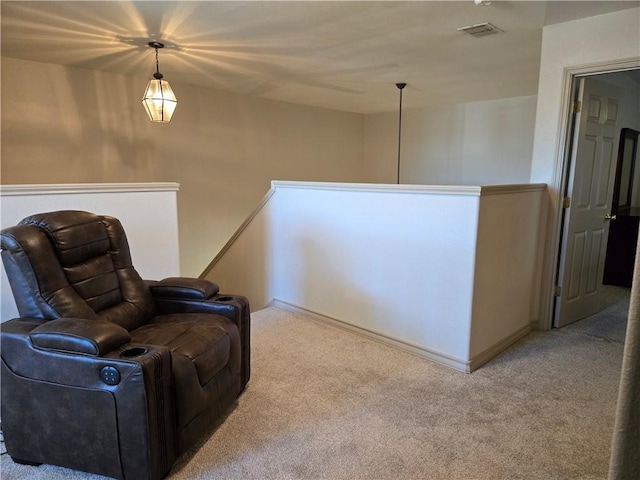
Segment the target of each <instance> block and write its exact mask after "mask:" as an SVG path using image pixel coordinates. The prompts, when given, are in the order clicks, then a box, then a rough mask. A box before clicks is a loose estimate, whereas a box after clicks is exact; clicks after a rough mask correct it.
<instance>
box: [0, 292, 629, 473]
mask: <svg viewBox="0 0 640 480" xmlns="http://www.w3.org/2000/svg"><path fill="white" fill-rule="evenodd" d="M616 292H618V291H616ZM616 295H617V293H616ZM616 295H614V296H616ZM617 296H619V297H620V298H615V299H613V300H612V301H611V302H610V305H609V306H608V307H607V308H606V309H605V310H604V311H603V312H602V313H601V314H599V315H598V316H597V317H593V318H590V319H586V320H584V321H582V322H579V323H577V324H574V325H571V326H569V327H565V328H563V329H559V330H552V331H550V332H534V333H532V334H530V335H529V336H527V337H526V338H525V339H523V340H522V341H520V342H518V343H517V344H516V345H515V346H513V347H511V348H510V349H509V350H508V351H507V352H505V353H503V354H502V355H500V356H499V357H497V358H495V359H494V360H492V361H491V362H489V363H488V364H487V365H485V366H484V367H482V368H481V369H479V370H477V371H476V372H474V373H473V374H471V375H465V374H462V373H458V372H455V371H453V370H450V369H448V368H446V367H442V366H440V365H436V364H434V363H432V362H429V361H427V360H424V359H421V358H419V357H416V356H413V355H410V354H407V353H405V352H402V351H400V350H397V349H394V348H391V347H388V346H385V345H382V344H379V343H376V342H374V341H371V340H368V339H366V338H364V337H361V336H359V335H356V334H353V333H350V332H346V331H344V330H341V329H338V328H335V327H333V326H329V325H325V324H323V323H319V322H316V321H314V320H309V319H307V318H306V317H302V316H299V315H294V314H291V313H289V312H285V311H283V310H279V309H275V308H268V309H265V310H261V311H259V312H256V313H255V314H253V315H252V322H253V323H252V328H253V332H252V362H253V364H252V368H253V370H252V378H251V381H250V383H249V387H248V389H247V390H246V392H245V393H244V394H243V395H242V397H241V398H240V399H239V400H238V402H237V404H236V406H235V408H234V409H233V410H232V411H231V412H230V413H229V415H228V416H227V418H226V419H225V421H224V422H222V423H221V424H220V425H219V426H218V428H217V429H216V430H215V431H214V433H213V434H212V435H211V437H210V438H209V439H208V440H207V441H205V442H204V444H203V445H202V447H201V448H200V449H199V450H197V451H195V452H192V453H190V454H188V455H185V456H183V457H182V458H181V459H180V460H179V461H178V462H177V463H176V465H175V466H174V468H173V470H172V472H171V474H170V478H171V479H173V480H178V479H180V480H182V479H381V480H382V479H430V480H438V479H443V480H444V479H447V480H456V479H459V480H463V479H464V480H473V479H476V480H489V479H509V480H512V479H527V480H534V479H541V480H542V479H544V480H550V479H576V480H577V479H580V480H589V479H604V478H606V474H607V466H608V461H609V453H610V444H611V436H612V431H613V421H614V413H615V401H616V396H617V392H618V379H619V374H620V367H621V358H622V350H623V343H622V342H623V339H624V325H625V320H626V310H625V308H627V309H628V301H626V307H625V298H624V292H622V296H620V295H617ZM1 466H2V470H1V476H2V479H7V480H9V479H35V480H39V479H43V480H44V479H85V480H97V479H100V478H103V477H98V476H95V475H88V474H82V473H79V472H74V471H71V470H68V469H64V468H59V467H53V466H48V465H43V466H40V467H27V466H21V465H16V464H14V463H13V462H12V461H11V459H10V458H9V457H8V455H2V462H1Z"/></svg>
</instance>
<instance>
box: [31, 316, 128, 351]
mask: <svg viewBox="0 0 640 480" xmlns="http://www.w3.org/2000/svg"><path fill="white" fill-rule="evenodd" d="M29 340H31V343H32V344H33V345H34V346H35V347H37V348H42V349H46V350H56V351H61V352H70V353H80V354H84V355H93V356H96V357H101V356H103V355H105V354H106V353H109V352H110V351H112V350H114V349H116V348H118V347H121V346H122V345H124V344H125V343H129V342H130V341H131V335H129V332H128V331H127V330H126V329H124V328H122V327H121V326H119V325H116V324H114V323H111V322H105V321H100V320H85V319H81V318H61V319H58V320H51V321H49V322H47V323H44V324H42V325H40V326H39V327H36V328H34V329H33V330H32V331H31V332H30V333H29Z"/></svg>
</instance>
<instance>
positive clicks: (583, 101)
mask: <svg viewBox="0 0 640 480" xmlns="http://www.w3.org/2000/svg"><path fill="white" fill-rule="evenodd" d="M622 96H623V92H622V90H621V89H619V88H617V87H614V86H612V85H609V84H606V83H602V82H598V81H597V80H594V79H593V78H590V77H589V78H582V79H580V84H579V94H578V98H579V101H580V105H581V106H580V109H579V112H577V113H576V117H575V124H574V125H575V127H574V128H575V131H574V135H573V147H572V151H571V167H570V170H569V182H568V186H567V197H568V200H567V204H565V206H566V208H565V211H564V224H563V236H562V238H563V241H562V246H561V253H560V265H559V269H558V286H559V287H560V288H559V292H556V294H557V298H556V304H555V307H556V311H555V317H554V326H555V327H561V326H563V325H567V324H569V323H572V322H575V321H577V320H580V319H582V318H585V317H588V316H589V315H592V314H594V313H596V312H598V311H599V309H600V294H601V291H602V289H601V286H602V276H603V271H604V261H605V256H606V250H607V237H608V234H609V217H610V214H611V202H612V198H613V184H614V179H615V167H616V153H617V145H618V136H619V133H620V125H619V122H620V121H619V110H620V109H619V106H620V103H621V100H622Z"/></svg>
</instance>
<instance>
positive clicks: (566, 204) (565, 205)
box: [562, 197, 571, 208]
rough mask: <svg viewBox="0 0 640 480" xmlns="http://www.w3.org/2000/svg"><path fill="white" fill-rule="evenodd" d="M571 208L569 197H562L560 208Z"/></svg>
mask: <svg viewBox="0 0 640 480" xmlns="http://www.w3.org/2000/svg"><path fill="white" fill-rule="evenodd" d="M570 206H571V197H564V198H563V199H562V208H569V207H570Z"/></svg>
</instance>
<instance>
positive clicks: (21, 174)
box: [0, 57, 363, 276]
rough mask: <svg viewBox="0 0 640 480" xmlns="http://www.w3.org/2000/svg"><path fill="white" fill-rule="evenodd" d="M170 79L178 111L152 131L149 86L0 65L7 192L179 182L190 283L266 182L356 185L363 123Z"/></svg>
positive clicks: (38, 66) (40, 66)
mask: <svg viewBox="0 0 640 480" xmlns="http://www.w3.org/2000/svg"><path fill="white" fill-rule="evenodd" d="M167 80H170V81H171V85H172V87H173V89H174V91H175V92H176V96H177V97H178V102H179V103H178V108H177V110H176V113H175V116H174V118H173V120H172V122H171V123H170V124H154V123H151V122H150V121H149V120H148V119H147V116H146V114H145V112H144V110H143V107H142V105H141V104H140V100H141V98H142V93H143V91H144V87H145V86H146V82H147V78H143V77H137V78H136V77H127V76H123V75H113V74H107V73H103V72H97V71H92V70H85V69H79V68H73V67H63V66H58V65H51V64H44V63H36V62H30V61H23V60H16V59H11V58H6V57H3V58H2V164H1V177H0V180H1V182H2V184H5V185H8V184H31V183H83V182H165V181H170V182H178V183H180V191H179V194H178V217H179V227H180V253H181V271H182V274H183V275H189V276H197V275H199V274H200V273H201V272H202V271H203V270H204V268H205V267H206V266H207V265H208V263H209V262H210V261H211V259H212V258H213V257H214V255H215V254H216V253H217V252H218V250H219V249H220V248H221V247H222V246H223V245H224V243H225V242H226V241H227V240H228V239H229V237H230V236H231V235H232V234H233V232H234V231H235V230H236V228H237V227H238V226H239V225H240V224H241V223H242V222H243V220H244V219H245V217H246V216H247V215H248V214H249V212H250V211H251V210H252V209H253V208H254V207H255V206H256V205H257V203H258V202H259V201H260V199H261V198H262V197H263V195H264V194H265V193H266V192H267V191H268V189H269V186H270V181H271V180H273V179H280V180H314V181H335V182H357V181H361V179H362V138H363V117H362V115H357V114H349V113H341V112H335V111H330V110H326V109H320V108H313V107H303V106H297V105H293V104H288V103H283V102H275V101H269V100H260V99H256V98H250V97H247V96H241V95H234V94H230V93H224V92H219V91H214V90H210V89H205V88H197V87H192V86H188V85H181V84H180V83H178V82H176V81H175V80H173V79H170V78H168V79H167ZM98 213H100V212H98ZM150 248H152V246H150ZM134 262H135V259H134Z"/></svg>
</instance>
